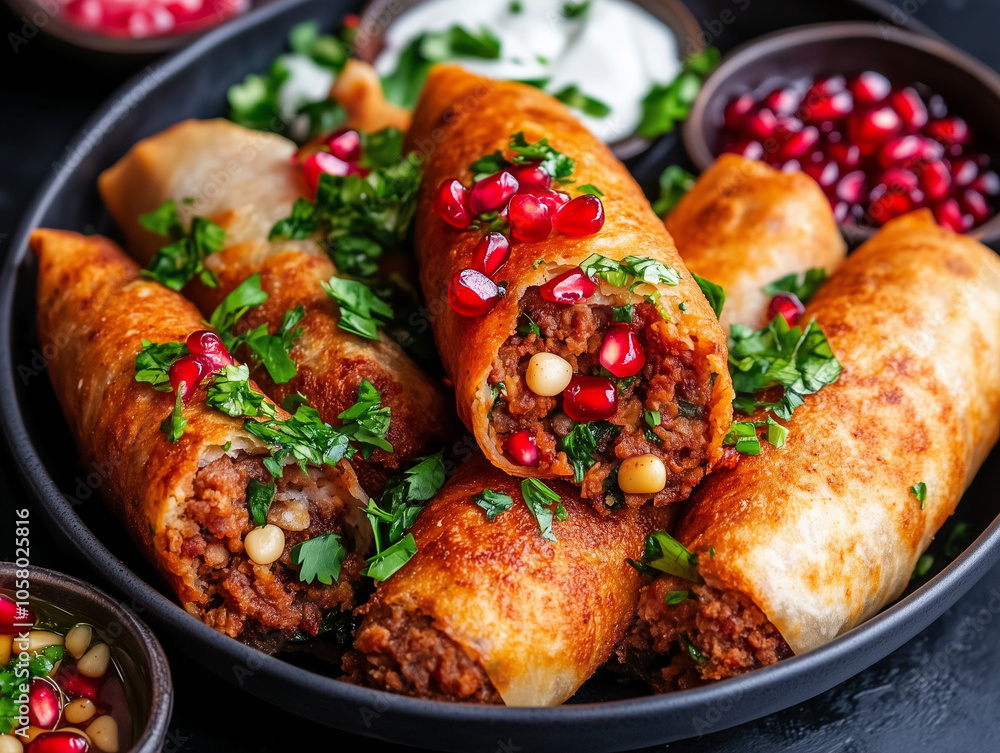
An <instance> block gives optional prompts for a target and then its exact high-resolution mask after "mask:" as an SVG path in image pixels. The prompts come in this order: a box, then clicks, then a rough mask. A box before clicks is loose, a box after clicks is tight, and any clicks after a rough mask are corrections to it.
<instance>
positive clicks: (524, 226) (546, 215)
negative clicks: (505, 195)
mask: <svg viewBox="0 0 1000 753" xmlns="http://www.w3.org/2000/svg"><path fill="white" fill-rule="evenodd" d="M550 214H551V212H550V210H549V205H548V203H546V202H544V201H542V200H541V199H539V198H538V197H537V196H532V195H531V194H526V193H522V194H517V195H516V196H514V198H512V199H511V200H510V206H509V208H508V210H507V218H508V221H509V222H510V233H511V235H513V236H514V238H516V239H517V240H519V241H526V242H528V243H533V242H536V241H543V240H545V239H546V238H548V237H549V233H550V232H551V231H552V219H551V217H550Z"/></svg>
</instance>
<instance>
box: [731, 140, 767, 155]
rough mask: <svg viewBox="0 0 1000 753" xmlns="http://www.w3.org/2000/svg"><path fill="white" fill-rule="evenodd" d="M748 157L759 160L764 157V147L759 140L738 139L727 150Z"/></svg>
mask: <svg viewBox="0 0 1000 753" xmlns="http://www.w3.org/2000/svg"><path fill="white" fill-rule="evenodd" d="M726 151H728V152H732V153H733V154H738V155H740V156H741V157H745V158H746V159H752V160H759V159H762V158H763V157H764V147H763V146H761V143H760V142H759V141H737V142H736V143H735V144H731V145H730V146H729V148H728V149H727V150H726Z"/></svg>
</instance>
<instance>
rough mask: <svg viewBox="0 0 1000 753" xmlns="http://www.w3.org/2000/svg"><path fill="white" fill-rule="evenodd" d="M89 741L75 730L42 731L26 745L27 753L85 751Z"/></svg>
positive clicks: (83, 752) (75, 752)
mask: <svg viewBox="0 0 1000 753" xmlns="http://www.w3.org/2000/svg"><path fill="white" fill-rule="evenodd" d="M88 750H90V743H88V742H87V738H85V737H83V735H78V734H77V733H76V732H43V733H42V734H40V735H39V736H38V737H36V738H35V739H34V740H32V741H31V744H30V745H29V746H28V751H29V753H87V751H88Z"/></svg>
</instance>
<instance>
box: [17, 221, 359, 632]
mask: <svg viewBox="0 0 1000 753" xmlns="http://www.w3.org/2000/svg"><path fill="white" fill-rule="evenodd" d="M31 246H32V248H33V249H34V251H35V253H36V254H37V256H38V263H39V274H38V330H39V337H40V341H41V343H42V344H43V345H45V344H46V343H53V348H52V351H53V352H54V354H55V355H54V356H53V357H52V359H51V361H50V362H49V365H48V371H49V377H50V378H51V380H52V386H53V388H54V390H55V393H56V397H57V398H58V399H59V403H60V405H61V406H62V409H63V413H64V414H65V416H66V420H67V422H68V424H69V427H70V430H71V432H72V434H73V437H74V439H75V441H76V444H77V448H78V449H79V453H80V458H81V461H82V462H83V463H84V464H87V465H88V466H90V465H93V466H94V467H97V468H99V469H101V472H102V474H104V476H105V477H104V478H103V480H102V482H101V493H102V495H103V497H104V499H105V501H106V502H107V504H108V505H109V507H110V508H111V510H112V512H113V513H114V514H115V515H116V516H117V517H118V519H119V520H120V521H121V522H122V524H123V525H124V526H125V528H126V529H127V530H128V532H129V534H131V536H132V538H133V540H134V541H135V543H136V545H137V546H138V547H139V549H140V550H141V551H142V553H143V554H144V555H145V557H146V558H147V559H148V560H149V562H150V563H151V564H152V565H153V566H154V567H155V568H156V570H157V571H158V572H159V573H160V574H161V576H162V577H163V578H164V579H165V580H166V582H167V583H168V585H169V586H170V589H171V590H172V591H173V593H174V594H175V595H176V596H177V598H178V600H179V601H180V602H181V604H182V605H183V606H184V608H185V609H186V610H187V611H188V612H189V613H191V614H192V615H194V616H196V617H198V618H199V619H201V620H203V621H204V622H205V623H207V624H208V625H210V626H212V627H214V628H215V629H216V630H219V631H220V632H223V633H225V634H227V635H230V636H232V637H234V638H238V639H240V640H243V641H245V642H247V643H250V644H251V645H255V646H257V647H259V648H262V649H264V650H271V649H274V648H277V647H278V646H280V645H281V644H282V643H283V641H284V640H286V639H288V638H290V637H291V636H293V635H295V634H297V633H300V632H301V633H305V634H316V632H317V630H318V628H319V625H320V620H321V619H322V618H323V615H324V613H326V612H329V611H331V610H335V611H338V612H339V611H341V610H346V609H351V608H353V607H354V606H355V599H354V588H355V585H356V584H357V582H358V580H359V578H360V576H359V573H360V570H361V568H362V567H363V564H364V560H363V557H364V554H365V551H366V550H367V547H368V545H369V543H370V540H371V529H370V528H368V526H367V522H366V521H365V520H364V516H363V515H362V514H361V513H360V507H359V505H360V506H363V505H364V504H365V503H366V501H367V499H368V497H367V495H365V494H364V493H363V492H362V490H361V488H360V487H359V485H358V482H357V478H356V477H355V474H354V471H353V470H352V468H351V465H350V463H349V462H348V461H347V460H342V461H340V463H338V464H337V465H336V466H329V465H325V466H323V467H322V468H319V467H309V468H308V469H307V472H303V471H302V470H301V469H300V468H299V466H298V465H297V464H294V463H292V464H291V465H287V466H285V467H284V470H283V476H282V477H281V478H279V479H276V484H277V488H276V493H275V497H274V501H273V502H272V504H271V507H270V510H269V511H268V513H267V521H268V522H269V523H270V524H273V525H276V526H277V527H279V528H281V529H282V531H283V536H284V547H283V549H282V551H281V554H280V557H279V558H278V559H277V560H276V561H274V562H272V563H271V564H268V565H260V564H255V563H254V562H253V561H252V560H250V559H249V557H248V555H247V553H246V550H245V548H244V540H245V538H246V536H247V534H248V533H249V532H250V531H251V530H252V529H253V528H254V525H253V523H252V521H251V519H250V516H249V514H248V511H247V503H246V495H247V487H248V484H249V483H250V481H251V479H255V480H257V481H261V482H265V483H266V482H269V481H270V473H269V472H267V471H266V470H265V467H264V464H263V462H262V461H263V459H264V458H265V457H267V455H268V454H269V453H270V450H269V449H268V447H267V446H266V445H265V444H264V443H263V442H262V441H261V440H260V439H258V438H256V437H255V436H253V435H252V434H250V433H249V432H247V431H246V430H245V429H244V428H243V420H242V419H236V418H230V417H229V416H228V415H226V414H224V413H222V412H221V411H219V410H215V409H212V408H209V407H207V406H206V404H205V399H206V392H205V390H199V391H197V392H196V393H195V394H194V396H193V397H192V398H191V399H190V401H189V402H188V403H187V404H186V405H185V406H184V409H183V416H184V418H186V419H187V426H186V429H185V431H184V433H183V434H182V435H181V437H180V438H179V440H178V441H177V442H176V443H171V442H170V441H169V440H168V439H167V436H166V434H164V432H163V431H161V428H160V424H161V422H162V421H163V420H164V419H166V418H167V417H168V416H170V415H171V413H172V411H173V409H174V400H175V397H174V395H173V393H172V392H159V391H157V390H155V389H154V388H153V387H152V385H150V384H146V383H140V382H137V381H136V379H135V377H136V354H137V353H138V352H139V351H140V350H141V349H142V347H143V346H142V341H143V340H144V339H145V340H149V341H151V342H154V343H167V342H184V341H185V340H186V338H187V337H188V335H189V334H191V333H192V332H194V331H196V330H201V329H203V328H204V325H203V323H202V321H201V315H200V314H199V312H198V310H197V309H196V308H195V307H194V306H193V305H192V304H191V303H189V302H188V301H186V300H185V299H184V298H182V297H181V296H180V295H179V294H177V293H173V292H171V291H170V290H168V289H167V288H165V287H163V286H161V285H159V284H158V283H155V282H151V281H149V280H146V279H143V278H141V277H140V274H139V273H140V270H139V267H138V265H136V264H135V262H133V261H132V260H131V259H129V258H128V257H127V256H125V254H124V253H123V252H122V251H121V249H119V248H118V247H117V246H116V245H115V244H114V243H112V242H111V241H109V240H107V239H104V238H101V237H99V236H82V235H78V234H76V233H69V232H64V231H58V230H36V231H35V232H34V233H33V234H32V237H31ZM279 416H280V417H286V416H287V414H285V413H283V412H281V411H280V409H279ZM326 533H336V534H338V535H342V536H344V537H345V541H344V543H345V545H348V546H349V547H351V545H352V544H353V547H351V548H353V549H354V551H350V552H349V553H348V554H347V555H346V557H345V559H344V561H343V565H342V568H341V577H340V580H339V582H338V581H334V582H333V583H332V584H331V585H322V584H321V583H319V582H314V583H313V584H312V585H307V584H306V583H304V582H301V581H300V580H299V575H298V570H297V568H295V567H293V566H292V564H291V562H290V552H291V548H292V547H293V546H294V545H295V544H297V543H299V542H301V541H304V540H305V539H311V538H313V537H315V536H319V535H321V534H326Z"/></svg>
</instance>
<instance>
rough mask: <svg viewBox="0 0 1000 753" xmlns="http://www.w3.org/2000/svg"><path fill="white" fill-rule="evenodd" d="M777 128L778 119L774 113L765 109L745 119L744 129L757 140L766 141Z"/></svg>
mask: <svg viewBox="0 0 1000 753" xmlns="http://www.w3.org/2000/svg"><path fill="white" fill-rule="evenodd" d="M777 127H778V119H777V118H775V117H774V113H773V112H771V111H770V110H768V109H767V108H766V107H764V108H761V109H760V110H757V112H754V113H750V114H749V115H748V116H747V117H746V121H745V125H744V128H745V129H746V130H747V131H748V132H749V133H750V134H752V135H753V136H755V137H757V138H758V139H766V138H768V137H770V136H772V135H774V129H775V128H777Z"/></svg>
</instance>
